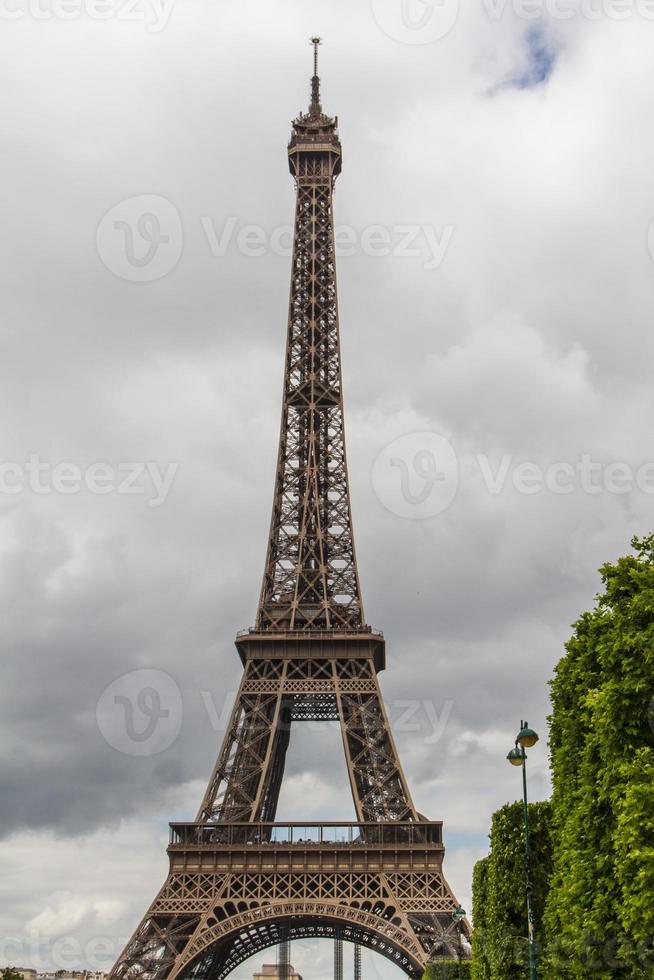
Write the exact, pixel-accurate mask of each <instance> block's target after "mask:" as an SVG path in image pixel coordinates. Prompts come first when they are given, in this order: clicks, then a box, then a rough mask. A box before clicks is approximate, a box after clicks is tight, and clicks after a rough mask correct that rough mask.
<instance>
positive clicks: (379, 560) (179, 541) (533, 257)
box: [0, 0, 654, 980]
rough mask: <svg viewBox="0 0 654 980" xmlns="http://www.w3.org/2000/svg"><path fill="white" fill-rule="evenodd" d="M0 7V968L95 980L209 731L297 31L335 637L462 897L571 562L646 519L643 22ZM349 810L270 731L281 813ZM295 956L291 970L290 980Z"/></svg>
mask: <svg viewBox="0 0 654 980" xmlns="http://www.w3.org/2000/svg"><path fill="white" fill-rule="evenodd" d="M414 4H415V6H414ZM0 6H1V11H0V19H2V20H4V21H6V23H4V24H3V29H2V32H1V35H0V48H1V55H2V56H1V57H0V73H1V75H2V85H1V86H0V119H1V120H2V122H1V123H0V126H1V129H2V157H1V161H2V162H1V166H2V196H3V199H4V200H3V222H2V232H1V235H0V237H1V240H2V250H3V254H2V274H3V279H4V286H3V299H4V302H3V308H4V311H3V317H2V323H1V328H0V329H1V334H0V337H1V343H2V359H1V362H0V371H1V372H2V385H1V390H2V412H1V414H0V419H1V421H0V425H1V427H2V452H1V454H0V463H1V464H2V465H1V468H0V482H1V490H0V519H1V521H2V534H1V536H0V549H1V553H2V564H1V572H0V574H1V578H0V581H1V588H2V617H1V627H0V628H1V630H2V654H3V656H2V671H3V678H2V683H1V686H0V729H1V738H0V753H1V770H0V801H1V805H2V820H1V827H2V840H1V841H0V866H1V867H2V873H1V874H0V939H1V944H0V964H2V963H3V962H14V963H20V964H22V965H27V964H28V963H29V962H30V961H31V962H32V963H33V964H34V965H35V966H37V967H40V968H43V967H44V966H47V965H56V966H78V965H93V966H99V967H104V968H107V967H108V966H109V965H110V963H111V961H112V960H113V959H114V957H115V955H116V954H117V952H118V949H119V947H120V946H121V945H122V942H123V941H124V940H125V939H126V938H127V936H128V935H129V934H130V933H131V931H132V930H133V928H134V927H135V925H136V924H137V922H138V920H139V919H140V917H141V916H142V914H143V913H144V911H145V909H146V907H147V905H148V903H149V902H150V900H151V899H152V897H153V896H154V894H155V892H156V891H157V889H158V888H159V886H160V884H161V882H162V880H163V878H164V876H165V873H166V868H167V861H166V855H165V844H166V840H167V822H168V820H170V819H193V817H194V815H195V813H196V809H197V806H198V804H199V801H200V798H201V796H202V792H203V789H204V785H205V782H206V779H207V776H208V773H209V771H210V768H211V765H212V763H213V760H214V757H215V754H216V751H217V746H218V745H219V743H220V740H221V737H222V733H223V729H224V725H225V717H226V716H225V711H226V710H228V708H229V706H230V703H231V698H232V697H233V692H234V691H235V689H236V687H237V685H238V681H239V674H240V664H239V661H238V658H237V656H236V653H235V651H234V648H233V637H234V634H235V632H236V630H238V629H240V628H242V627H246V626H248V625H250V624H252V622H253V618H254V612H255V607H256V600H257V595H258V590H259V585H260V576H261V572H262V568H263V560H264V551H265V539H266V533H267V525H268V520H269V514H270V503H271V495H272V486H273V469H274V462H275V454H276V441H277V431H278V413H279V405H280V393H281V380H282V367H283V343H284V334H285V321H286V312H287V311H286V304H287V297H288V278H289V256H288V233H287V228H288V225H289V223H290V221H291V219H292V211H293V188H292V183H291V180H290V177H289V175H288V172H287V164H286V141H287V138H288V135H289V130H290V119H291V118H292V116H294V115H295V114H296V112H297V111H298V110H299V109H301V108H304V107H305V106H306V103H307V98H308V78H309V74H310V49H309V47H308V45H307V37H308V36H309V35H310V34H313V33H319V34H322V35H323V36H324V38H325V44H324V46H323V49H322V53H321V58H322V62H321V63H322V76H323V103H324V106H325V108H326V109H327V110H328V111H330V112H332V113H337V114H338V115H339V120H340V133H341V138H342V141H343V147H344V167H343V174H342V176H341V177H340V178H339V181H338V185H337V194H336V202H335V206H336V221H337V224H338V225H339V242H340V249H339V251H340V256H339V292H340V310H341V327H342V342H343V356H344V375H345V394H346V414H347V430H348V442H349V456H350V474H351V483H352V499H353V509H354V521H355V531H356V540H357V547H358V555H359V562H360V571H361V579H362V587H363V592H364V600H365V603H366V613H367V618H368V621H369V622H370V623H371V624H372V625H374V626H375V627H379V628H383V629H384V631H385V633H386V637H387V654H388V656H387V659H388V669H387V671H386V672H385V674H383V675H382V677H381V682H382V688H383V692H384V695H385V698H386V700H387V704H388V709H389V713H390V716H391V719H392V721H393V724H394V726H395V729H396V737H397V741H398V746H399V750H400V753H401V757H402V760H403V763H404V766H405V769H406V772H407V776H408V778H409V781H410V784H411V787H412V791H413V794H414V798H415V801H416V804H417V806H418V808H419V809H420V810H421V811H422V812H423V813H425V814H427V815H428V816H430V817H431V818H433V819H443V820H444V821H445V834H446V844H447V854H446V869H447V874H448V877H449V879H450V881H451V883H452V885H453V887H454V889H455V891H456V893H457V897H458V898H459V899H460V901H461V902H462V904H463V905H464V907H466V908H468V909H470V907H471V894H470V893H471V888H470V879H471V870H472V866H473V863H474V861H475V860H476V859H477V858H478V857H480V856H481V855H483V854H484V853H485V851H486V844H487V838H486V835H487V832H488V828H489V822H490V816H491V813H492V812H493V810H494V809H496V808H497V807H498V806H500V805H501V804H503V803H504V802H506V801H508V800H513V799H515V798H516V796H517V794H518V790H519V787H518V779H517V775H516V772H515V771H514V770H512V769H510V767H508V766H507V765H506V763H505V761H504V756H505V753H506V751H507V750H508V748H509V747H510V745H511V741H512V738H513V736H514V734H515V729H516V726H517V724H518V722H519V721H520V718H521V717H523V716H526V717H528V719H529V721H530V722H531V724H532V725H533V726H534V727H536V728H537V729H539V730H540V731H541V732H543V733H544V732H545V731H546V716H547V712H548V688H547V682H548V679H549V678H550V677H551V674H552V668H553V665H554V664H555V662H556V661H557V659H558V658H559V657H560V655H561V652H562V646H563V643H564V641H565V639H566V637H567V636H568V635H569V633H570V624H571V623H572V622H573V621H574V619H575V618H576V617H577V615H578V614H579V613H580V612H581V611H582V610H584V609H586V608H588V607H589V606H590V604H591V603H592V601H593V596H594V594H595V592H596V591H597V589H598V585H599V579H598V576H597V573H596V569H597V567H598V566H599V565H600V564H601V563H603V562H604V561H606V560H610V559H614V558H616V557H617V556H618V555H620V554H622V553H624V552H625V551H627V550H628V548H629V540H630V537H631V536H632V535H633V534H634V533H644V532H647V531H650V530H651V529H652V519H651V514H652V503H653V499H654V498H653V493H654V465H653V464H652V460H654V447H653V446H652V437H651V433H652V422H653V418H652V415H653V412H652V400H651V375H652V359H653V354H654V331H653V330H652V322H653V316H654V261H653V259H652V255H651V254H650V246H649V242H650V241H651V242H652V243H653V247H654V233H650V223H651V221H652V219H653V218H654V183H653V178H652V174H653V173H654V135H653V133H652V130H651V120H652V118H653V115H654V59H653V58H652V45H653V43H654V20H652V16H653V12H652V11H651V10H650V9H649V6H648V4H647V3H645V2H644V0H642V2H636V0H634V2H633V3H629V2H625V0H622V2H620V3H618V2H617V0H615V2H611V0H584V2H577V0H558V2H556V3H555V2H554V0H548V2H547V3H546V2H545V0H543V3H542V5H539V4H538V3H536V4H534V3H530V4H525V6H524V8H523V7H522V6H521V5H520V3H519V2H518V0H506V2H503V0H483V2H477V0H474V2H471V3H470V4H468V5H467V8H466V9H465V10H464V9H461V10H459V9H458V6H457V3H456V0H445V2H444V3H443V4H436V5H431V6H430V5H426V4H425V3H424V0H406V2H405V3H404V4H403V3H401V0H372V3H368V2H364V0H361V2H358V3H353V2H352V0H330V2H329V3H328V2H327V0H303V2H302V3H300V2H298V0H295V2H290V0H266V2H263V0H241V2H240V3H235V2H232V3H229V2H223V3H221V4H216V3H210V2H208V0H165V2H163V0H161V2H155V0H135V2H133V3H130V4H129V5H128V4H127V2H126V0H105V2H103V3H101V2H100V0H96V2H94V0H38V2H37V0H2V2H1V4H0ZM125 675H127V676H125ZM142 690H146V691H147V690H154V691H155V692H156V695H157V697H159V699H160V700H159V708H160V709H161V710H166V711H168V715H167V716H166V717H165V718H164V719H163V720H162V721H161V725H159V727H158V729H157V731H156V733H155V735H154V736H153V739H150V738H149V735H148V733H147V731H145V737H142V738H141V740H140V741H139V740H138V739H136V740H134V739H130V738H129V737H128V734H127V733H126V730H125V728H126V725H127V721H128V718H127V714H128V712H127V702H125V701H122V702H121V701H120V700H119V702H116V701H115V700H114V698H115V697H116V696H118V697H119V699H120V698H127V699H128V701H129V699H130V698H134V697H135V692H137V691H142ZM148 697H149V698H150V700H148V699H147V698H146V700H145V701H143V702H142V703H141V705H140V706H139V703H137V702H133V703H132V710H133V711H134V716H133V717H132V718H131V721H132V723H133V728H134V730H137V731H139V732H140V733H141V735H142V736H143V735H144V730H145V729H146V728H147V724H148V717H149V716H148V712H150V716H151V715H152V709H153V707H154V708H156V707H157V705H156V704H155V702H153V701H152V699H151V696H150V695H148ZM117 703H118V704H119V705H121V704H122V705H123V706H124V707H125V711H124V713H123V715H122V716H121V718H122V727H121V724H120V721H121V718H119V717H117V716H116V714H115V705H116V704H117ZM112 706H113V710H114V714H113V715H112ZM141 707H142V708H143V709H144V711H143V712H141V713H140V714H139V712H140V711H141ZM326 745H327V746H330V747H333V751H331V749H330V751H325V746H326ZM546 754H547V753H546V746H545V744H544V742H543V743H541V745H540V746H539V747H538V749H536V750H534V752H533V755H532V767H531V777H530V778H531V788H532V792H533V796H534V798H543V797H545V796H546V795H547V793H548V782H547V765H546ZM318 760H319V761H318ZM351 815H352V808H351V803H350V800H349V797H348V790H347V787H346V785H345V769H344V764H343V763H342V759H341V754H340V748H339V744H338V735H337V733H336V732H335V731H334V730H333V728H331V727H328V728H327V729H326V730H323V731H318V730H315V728H314V729H313V730H312V729H311V727H309V728H307V726H305V727H303V728H302V729H300V730H298V731H297V732H295V733H294V737H293V740H292V742H291V748H290V753H289V761H288V778H287V780H286V783H285V785H284V789H283V793H282V800H281V803H280V817H282V818H284V819H286V818H289V819H290V818H295V819H304V818H307V819H309V818H314V819H318V818H321V817H324V818H332V819H337V818H339V817H342V818H344V819H347V818H350V817H351ZM330 956H331V952H330V949H329V944H326V945H325V944H321V945H320V946H319V948H318V949H312V948H309V947H303V948H301V949H296V950H294V954H293V959H294V962H295V964H296V966H299V967H300V968H301V969H302V970H303V972H304V973H305V976H306V977H308V978H311V980H323V978H327V977H328V976H329V974H330V969H331V960H330ZM257 963H259V961H257ZM251 971H252V964H244V965H243V966H242V967H241V968H240V969H239V971H238V976H239V980H241V978H245V977H247V976H248V975H250V974H251ZM394 972H396V971H394V968H392V967H390V966H387V965H382V964H380V963H379V962H378V961H376V960H375V957H373V956H367V957H366V960H365V973H366V975H367V976H368V977H370V976H373V975H376V974H377V973H379V975H380V976H381V977H384V978H386V977H389V978H392V976H393V975H394Z"/></svg>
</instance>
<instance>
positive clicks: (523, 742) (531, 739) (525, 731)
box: [507, 721, 538, 980]
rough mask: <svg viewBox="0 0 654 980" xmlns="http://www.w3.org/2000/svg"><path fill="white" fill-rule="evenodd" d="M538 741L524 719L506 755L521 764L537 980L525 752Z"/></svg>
mask: <svg viewBox="0 0 654 980" xmlns="http://www.w3.org/2000/svg"><path fill="white" fill-rule="evenodd" d="M536 742H538V735H537V734H536V732H535V731H534V730H533V728H530V727H529V725H528V724H527V722H526V721H521V722H520V731H519V732H518V734H517V736H516V740H515V746H514V748H512V749H511V751H510V752H509V754H508V755H507V759H508V760H509V762H510V763H511V765H512V766H522V795H523V802H524V817H525V876H526V878H527V925H528V929H529V977H530V980H538V965H537V953H536V929H535V926H534V909H533V895H532V884H531V847H530V844H529V806H528V803H527V753H526V751H525V749H531V748H533V746H534V745H535V744H536Z"/></svg>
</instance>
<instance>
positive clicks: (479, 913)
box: [472, 857, 491, 980]
mask: <svg viewBox="0 0 654 980" xmlns="http://www.w3.org/2000/svg"><path fill="white" fill-rule="evenodd" d="M489 868H490V857H485V858H482V859H481V861H477V863H476V864H475V867H474V870H473V872H472V904H473V908H472V920H473V922H474V929H473V932H472V980H491V964H490V959H489V957H488V955H487V950H488V926H489V921H490V920H489V918H488V872H489Z"/></svg>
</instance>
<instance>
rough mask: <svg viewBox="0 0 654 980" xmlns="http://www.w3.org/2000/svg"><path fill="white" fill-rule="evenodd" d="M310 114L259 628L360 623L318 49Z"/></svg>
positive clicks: (332, 149)
mask: <svg viewBox="0 0 654 980" xmlns="http://www.w3.org/2000/svg"><path fill="white" fill-rule="evenodd" d="M312 44H313V47H314V74H313V78H312V82H311V105H310V108H309V112H308V114H300V115H299V116H298V117H297V119H295V120H294V122H293V132H292V135H291V140H290V143H289V146H288V159H289V167H290V170H291V173H292V175H293V177H294V178H295V186H296V192H297V198H296V208H295V236H294V245H293V260H292V268H291V294H290V303H289V315H288V334H287V340H286V370H285V375H284V396H283V406H282V423H281V435H280V442H279V456H278V461H277V475H276V482H275V492H274V500H273V509H272V520H271V526H270V536H269V540H268V554H267V558H266V567H265V572H264V577H263V587H262V590H261V598H260V602H259V611H258V615H257V629H259V630H302V631H307V630H352V629H355V630H356V629H360V628H361V627H362V626H363V625H364V618H363V608H362V603H361V594H360V588H359V575H358V571H357V565H356V556H355V550H354V538H353V534H352V515H351V509H350V493H349V487H348V475H347V461H346V454H345V432H344V426H343V384H342V379H341V348H340V337H339V322H338V303H337V291H336V263H335V250H334V222H333V192H334V184H335V181H336V177H337V176H338V174H339V173H340V171H341V143H340V140H339V138H338V133H337V122H338V121H337V119H332V118H330V117H328V116H325V115H323V113H322V107H321V105H320V81H319V78H318V45H319V44H320V38H317V37H314V38H312Z"/></svg>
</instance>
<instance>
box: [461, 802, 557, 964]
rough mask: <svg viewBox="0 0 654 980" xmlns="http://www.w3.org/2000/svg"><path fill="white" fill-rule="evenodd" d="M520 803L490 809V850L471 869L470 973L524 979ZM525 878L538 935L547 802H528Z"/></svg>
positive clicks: (548, 849) (547, 855) (546, 868)
mask: <svg viewBox="0 0 654 980" xmlns="http://www.w3.org/2000/svg"><path fill="white" fill-rule="evenodd" d="M523 821H524V816H523V804H522V803H509V804H507V805H506V806H504V807H502V809H501V810H498V811H497V812H496V813H494V814H493V822H492V828H491V834H490V854H489V855H488V857H487V858H484V859H483V860H482V861H479V862H478V863H477V865H476V866H475V871H474V875H473V923H474V932H473V978H474V980H524V977H525V976H526V971H527V964H528V960H529V954H528V939H527V936H528V928H527V907H526V878H525V838H524V822H523ZM529 825H530V839H531V852H532V862H531V880H532V886H533V903H534V917H535V920H536V938H537V941H538V942H539V944H540V943H542V940H543V928H542V922H543V914H544V909H545V901H546V898H547V892H548V887H549V880H550V877H551V873H552V841H551V835H550V805H549V803H531V804H530V805H529Z"/></svg>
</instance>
